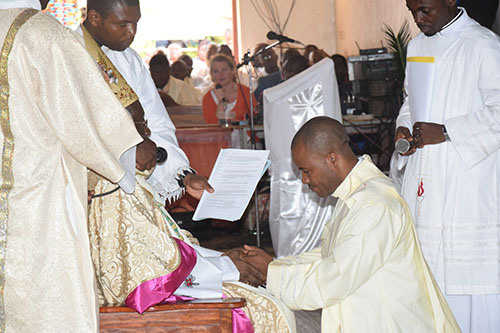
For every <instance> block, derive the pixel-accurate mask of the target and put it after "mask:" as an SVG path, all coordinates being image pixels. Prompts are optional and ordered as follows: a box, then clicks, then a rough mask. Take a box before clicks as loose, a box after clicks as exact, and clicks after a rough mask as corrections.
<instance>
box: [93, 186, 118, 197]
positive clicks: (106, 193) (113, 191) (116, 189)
mask: <svg viewBox="0 0 500 333" xmlns="http://www.w3.org/2000/svg"><path fill="white" fill-rule="evenodd" d="M119 189H120V186H117V187H116V188H115V189H113V190H111V191H108V192H104V193H99V194H94V195H93V196H92V199H94V198H99V197H104V196H106V195H108V194H111V193H115V192H116V191H118V190H119Z"/></svg>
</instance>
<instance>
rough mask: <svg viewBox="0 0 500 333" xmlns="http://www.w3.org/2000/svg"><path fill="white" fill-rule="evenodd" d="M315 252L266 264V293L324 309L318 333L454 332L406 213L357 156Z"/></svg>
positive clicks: (378, 175)
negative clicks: (357, 162) (331, 218)
mask: <svg viewBox="0 0 500 333" xmlns="http://www.w3.org/2000/svg"><path fill="white" fill-rule="evenodd" d="M333 196H334V197H338V202H337V205H336V206H335V210H334V213H333V220H332V221H330V222H329V223H327V224H326V225H325V230H324V232H323V235H322V242H321V247H319V248H316V249H314V250H312V251H310V252H305V253H303V254H301V255H298V256H290V257H285V258H282V259H279V260H276V261H273V262H272V263H271V264H270V265H269V268H268V278H267V288H268V290H269V291H270V292H271V293H272V294H273V295H275V296H276V297H277V298H278V299H281V300H282V301H283V302H284V303H285V304H286V305H287V306H288V307H290V308H291V309H294V310H295V309H303V310H314V309H320V308H322V309H323V313H322V323H321V329H322V332H325V333H326V332H328V333H330V332H360V333H367V332H418V333H420V332H459V329H458V326H457V324H456V322H455V319H454V317H453V315H452V313H451V311H450V309H449V307H448V305H447V304H446V301H445V300H444V298H443V296H442V294H441V292H440V291H439V288H438V287H437V285H436V283H435V281H434V279H433V277H432V275H431V273H430V271H429V269H428V267H427V264H426V262H425V260H424V258H423V256H422V253H421V250H420V247H419V244H418V241H417V236H416V233H415V229H414V226H413V222H412V219H411V213H410V211H409V210H408V207H407V205H406V203H405V202H404V200H403V199H402V198H401V197H400V196H399V195H398V194H397V192H396V190H395V189H394V187H393V185H392V183H391V181H390V180H389V179H388V178H387V177H386V176H385V175H384V174H383V173H382V172H380V171H379V170H378V169H377V168H376V166H375V165H374V164H373V163H372V162H371V160H370V158H369V157H368V156H364V160H363V161H361V162H360V163H359V164H358V165H356V166H355V167H354V169H353V170H352V171H351V172H350V173H349V175H348V176H347V177H346V178H345V179H344V181H343V182H342V183H341V184H340V186H339V187H338V188H337V189H336V191H335V192H334V193H333Z"/></svg>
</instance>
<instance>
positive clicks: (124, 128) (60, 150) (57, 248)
mask: <svg viewBox="0 0 500 333" xmlns="http://www.w3.org/2000/svg"><path fill="white" fill-rule="evenodd" d="M20 11H21V10H19V9H9V10H2V11H0V44H3V42H4V39H5V36H6V33H7V30H8V29H9V27H10V25H11V23H12V21H13V20H14V18H15V17H16V16H17V14H18V13H19V12H20ZM8 83H9V86H10V98H9V100H8V106H9V112H10V127H11V129H12V132H13V137H14V154H13V159H12V172H13V176H14V186H13V189H12V190H11V192H10V194H9V197H8V220H7V229H6V230H2V231H1V232H2V233H3V232H7V245H6V248H3V249H2V250H3V251H4V252H2V253H4V254H5V256H6V258H5V261H4V262H2V264H3V265H4V266H3V269H4V271H2V272H1V274H2V275H4V276H3V277H4V278H5V280H4V283H5V284H4V287H5V290H4V294H3V295H1V296H2V298H1V299H0V300H1V302H0V307H1V308H2V310H4V311H5V317H3V318H1V319H2V320H1V324H2V325H4V326H5V330H6V331H7V332H91V331H97V329H98V327H97V311H96V310H97V309H96V304H97V303H96V297H95V290H94V283H95V282H94V273H93V269H92V262H91V259H90V252H89V242H88V235H87V176H86V172H87V171H86V166H87V167H89V168H92V169H93V170H95V171H96V172H98V173H100V174H102V175H103V176H105V177H107V178H109V179H110V180H112V181H113V182H117V181H119V180H120V179H121V177H122V176H123V174H124V170H123V168H122V167H121V166H120V164H119V162H118V157H119V156H120V154H121V153H123V152H124V151H125V150H126V149H128V148H130V147H132V146H134V145H136V144H137V143H139V142H140V141H141V140H142V139H141V137H140V136H139V135H138V134H137V132H136V130H135V127H134V124H133V122H132V120H131V118H130V116H129V115H128V113H127V112H126V111H125V110H124V109H123V108H122V106H121V105H120V103H119V102H118V101H117V100H116V98H115V96H114V95H113V93H112V92H111V90H110V89H109V88H108V86H107V84H106V82H105V81H104V80H103V78H102V76H101V73H100V71H99V69H98V68H97V66H96V64H95V62H94V61H93V59H92V58H91V57H90V56H89V55H88V53H87V52H86V51H85V49H84V47H83V46H82V45H81V43H80V42H79V38H78V37H77V36H76V35H74V33H72V32H71V31H69V30H68V29H66V28H64V27H63V26H61V25H60V24H59V23H58V22H57V21H56V20H55V19H54V18H52V17H50V16H49V15H46V14H42V13H38V14H36V15H35V16H34V17H32V18H31V19H30V20H29V21H28V22H27V23H26V24H24V25H23V26H22V27H21V28H20V30H19V32H18V34H17V37H16V38H15V42H14V46H13V49H12V52H11V54H10V57H9V61H8ZM2 111H4V110H2ZM2 133H4V132H2ZM1 140H2V142H3V141H4V135H2V136H1ZM7 162H8V161H6V160H2V163H7ZM2 176H3V175H2Z"/></svg>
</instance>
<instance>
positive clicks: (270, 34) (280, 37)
mask: <svg viewBox="0 0 500 333" xmlns="http://www.w3.org/2000/svg"><path fill="white" fill-rule="evenodd" d="M266 37H267V39H270V40H277V41H280V42H281V43H298V44H302V43H301V42H299V41H298V40H295V39H291V38H290V37H287V36H283V35H280V34H277V33H275V32H274V31H269V32H268V33H267V35H266Z"/></svg>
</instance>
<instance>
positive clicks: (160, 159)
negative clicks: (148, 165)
mask: <svg viewBox="0 0 500 333" xmlns="http://www.w3.org/2000/svg"><path fill="white" fill-rule="evenodd" d="M167 157H168V153H167V150H166V149H165V148H162V147H156V163H157V164H162V163H165V161H166V160H167Z"/></svg>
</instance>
